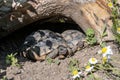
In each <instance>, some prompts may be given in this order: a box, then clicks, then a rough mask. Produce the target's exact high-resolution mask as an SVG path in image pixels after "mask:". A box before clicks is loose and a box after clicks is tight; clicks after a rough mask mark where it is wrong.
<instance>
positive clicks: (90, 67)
mask: <svg viewBox="0 0 120 80" xmlns="http://www.w3.org/2000/svg"><path fill="white" fill-rule="evenodd" d="M93 68H94V66H89V65H88V66H86V67H85V71H87V72H90V71H92V69H93Z"/></svg>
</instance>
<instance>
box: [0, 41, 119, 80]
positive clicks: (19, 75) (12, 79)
mask: <svg viewBox="0 0 120 80" xmlns="http://www.w3.org/2000/svg"><path fill="white" fill-rule="evenodd" d="M107 45H110V46H111V47H112V49H113V52H114V54H113V56H112V61H111V63H112V64H113V65H114V66H115V67H116V68H120V62H119V59H120V54H119V53H120V52H119V51H118V48H117V46H116V44H114V43H113V42H110V43H108V44H107ZM99 49H100V46H99V45H97V46H93V47H87V48H85V49H82V50H80V51H77V52H76V53H75V55H74V56H72V57H70V58H66V59H64V60H60V64H59V65H57V64H55V63H51V64H49V63H48V62H47V61H43V62H40V61H37V62H32V61H29V60H27V59H24V58H21V57H18V60H19V64H20V65H22V67H16V66H8V65H6V64H5V59H2V58H0V69H1V71H0V79H1V80H2V79H3V76H6V78H7V80H71V76H70V72H69V70H68V64H69V62H70V59H71V58H73V59H77V60H78V61H79V63H80V64H79V67H80V68H81V67H83V66H84V65H85V64H87V62H88V60H89V58H91V57H96V58H99V55H97V54H96V52H97V51H98V50H99ZM95 74H96V75H97V76H99V77H100V78H101V80H120V78H119V77H118V78H117V77H109V76H105V74H104V73H103V72H101V71H98V72H96V73H95ZM84 80H86V79H84Z"/></svg>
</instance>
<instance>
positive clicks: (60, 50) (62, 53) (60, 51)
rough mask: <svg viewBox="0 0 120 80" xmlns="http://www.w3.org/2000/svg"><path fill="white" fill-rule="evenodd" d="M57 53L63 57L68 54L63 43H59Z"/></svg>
mask: <svg viewBox="0 0 120 80" xmlns="http://www.w3.org/2000/svg"><path fill="white" fill-rule="evenodd" d="M58 53H59V55H60V56H61V57H65V56H67V54H68V49H67V48H66V47H65V46H63V45H60V46H59V48H58Z"/></svg>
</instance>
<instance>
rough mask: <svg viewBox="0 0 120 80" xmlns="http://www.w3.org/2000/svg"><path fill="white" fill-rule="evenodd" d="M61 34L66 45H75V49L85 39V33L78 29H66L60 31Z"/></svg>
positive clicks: (73, 46)
mask: <svg viewBox="0 0 120 80" xmlns="http://www.w3.org/2000/svg"><path fill="white" fill-rule="evenodd" d="M62 36H63V38H64V39H65V40H66V42H67V44H68V46H69V47H70V48H75V47H76V48H75V49H77V48H78V47H79V46H80V45H81V46H82V45H83V40H84V39H85V35H84V34H83V33H81V32H80V31H78V30H66V31H64V32H63V33H62ZM78 44H79V46H78ZM74 51H76V50H74ZM74 51H73V52H74Z"/></svg>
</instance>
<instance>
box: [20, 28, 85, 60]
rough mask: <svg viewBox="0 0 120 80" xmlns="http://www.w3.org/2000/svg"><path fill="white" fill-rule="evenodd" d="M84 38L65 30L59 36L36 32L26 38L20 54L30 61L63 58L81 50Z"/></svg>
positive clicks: (46, 31) (75, 32) (81, 35)
mask: <svg viewBox="0 0 120 80" xmlns="http://www.w3.org/2000/svg"><path fill="white" fill-rule="evenodd" d="M84 38H85V36H84V34H83V33H81V32H79V31H77V30H66V31H64V32H63V33H61V34H59V33H55V32H52V31H50V30H38V31H36V32H33V33H32V34H30V35H29V36H27V37H26V39H25V42H24V44H23V45H22V48H21V51H22V52H21V53H22V55H23V56H24V57H27V58H29V59H32V60H44V59H45V58H46V57H50V58H56V57H59V58H64V57H66V56H68V55H69V56H71V55H73V53H74V52H75V51H76V50H78V49H79V48H82V47H83V45H84V43H83V39H84Z"/></svg>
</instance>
